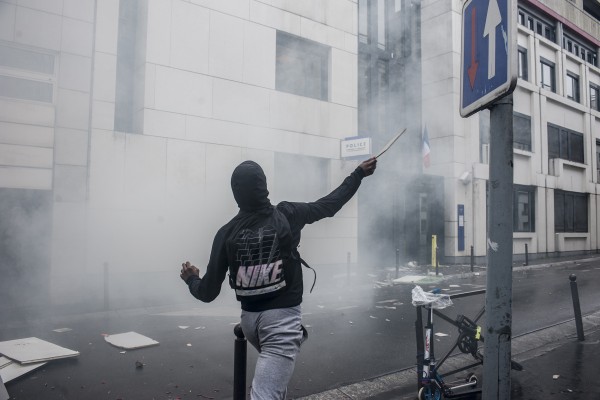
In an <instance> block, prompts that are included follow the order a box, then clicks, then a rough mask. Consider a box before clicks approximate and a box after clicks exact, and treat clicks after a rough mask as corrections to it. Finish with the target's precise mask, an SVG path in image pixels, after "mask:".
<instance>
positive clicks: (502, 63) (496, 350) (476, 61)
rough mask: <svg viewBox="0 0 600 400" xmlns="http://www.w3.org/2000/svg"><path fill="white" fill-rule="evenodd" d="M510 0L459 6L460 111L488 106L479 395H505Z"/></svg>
mask: <svg viewBox="0 0 600 400" xmlns="http://www.w3.org/2000/svg"><path fill="white" fill-rule="evenodd" d="M516 16H517V12H516V0H467V1H466V2H465V4H464V6H463V12H462V17H463V23H462V59H461V60H462V62H461V63H462V65H461V85H460V87H461V96H460V98H461V101H460V115H461V116H463V117H468V116H470V115H472V114H474V113H476V112H477V111H479V110H482V109H484V108H490V164H489V171H490V178H489V183H490V185H489V188H490V193H489V194H490V196H489V208H488V210H489V212H488V235H487V244H488V266H487V288H486V298H485V310H486V320H485V333H484V337H485V342H484V359H483V376H484V379H483V390H482V394H483V399H485V400H508V399H510V366H511V361H510V355H511V330H512V328H511V326H512V239H513V214H512V212H513V209H512V205H513V201H512V200H513V199H512V197H513V99H512V94H511V93H512V92H513V90H514V88H515V86H516V82H517V74H516V71H517V68H516V64H517V58H516V42H517V41H516V25H515V24H516Z"/></svg>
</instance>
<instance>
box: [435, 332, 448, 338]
mask: <svg viewBox="0 0 600 400" xmlns="http://www.w3.org/2000/svg"><path fill="white" fill-rule="evenodd" d="M435 336H440V337H444V336H450V335H448V334H447V333H442V332H436V333H435Z"/></svg>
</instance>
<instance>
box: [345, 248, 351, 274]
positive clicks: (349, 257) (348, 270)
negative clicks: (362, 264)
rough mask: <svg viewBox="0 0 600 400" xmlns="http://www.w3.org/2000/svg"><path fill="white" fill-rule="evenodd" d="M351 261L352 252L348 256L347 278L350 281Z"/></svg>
mask: <svg viewBox="0 0 600 400" xmlns="http://www.w3.org/2000/svg"><path fill="white" fill-rule="evenodd" d="M350 260H351V254H350V252H348V253H347V254H346V277H347V278H348V279H350Z"/></svg>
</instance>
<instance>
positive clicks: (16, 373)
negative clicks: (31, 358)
mask: <svg viewBox="0 0 600 400" xmlns="http://www.w3.org/2000/svg"><path fill="white" fill-rule="evenodd" d="M44 364H46V363H45V362H41V363H34V364H28V365H21V364H19V363H18V362H16V361H12V360H9V359H8V358H6V357H2V356H0V379H1V380H2V382H4V383H8V382H10V381H12V380H13V379H15V378H18V377H20V376H21V375H25V374H26V373H28V372H29V371H33V370H34V369H36V368H39V367H41V366H42V365H44ZM0 392H1V387H0ZM1 398H2V397H0V399H1Z"/></svg>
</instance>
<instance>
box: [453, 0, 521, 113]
mask: <svg viewBox="0 0 600 400" xmlns="http://www.w3.org/2000/svg"><path fill="white" fill-rule="evenodd" d="M516 15H517V13H516V0H467V1H466V2H465V4H464V6H463V11H462V19H463V21H462V58H461V60H462V61H461V82H460V88H461V93H460V115H462V116H463V117H468V116H469V115H471V114H473V113H475V112H477V111H479V110H481V109H483V108H485V107H487V106H488V105H489V104H490V103H492V102H494V101H495V100H497V99H498V98H500V97H502V96H505V95H507V94H509V93H511V92H512V91H513V90H514V88H515V85H516V83H517V68H516V63H517V58H516V39H517V37H516V33H515V32H516V25H515V23H516Z"/></svg>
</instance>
